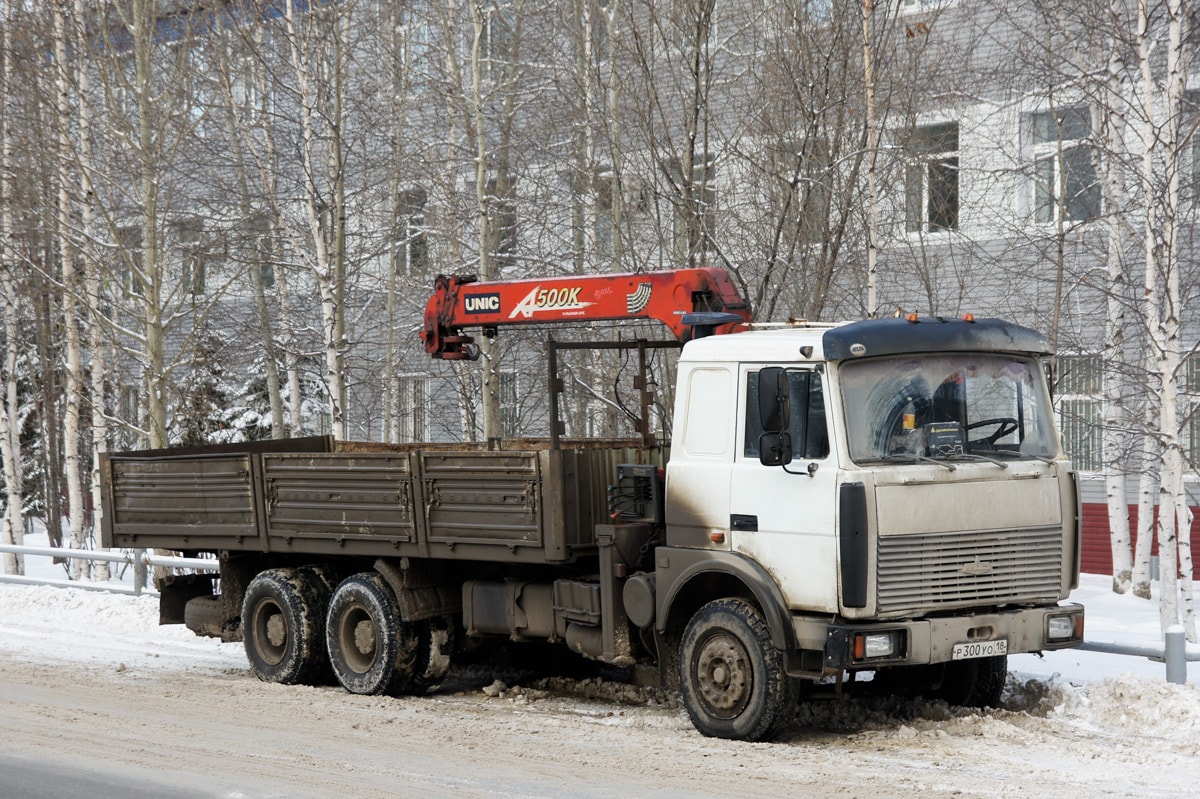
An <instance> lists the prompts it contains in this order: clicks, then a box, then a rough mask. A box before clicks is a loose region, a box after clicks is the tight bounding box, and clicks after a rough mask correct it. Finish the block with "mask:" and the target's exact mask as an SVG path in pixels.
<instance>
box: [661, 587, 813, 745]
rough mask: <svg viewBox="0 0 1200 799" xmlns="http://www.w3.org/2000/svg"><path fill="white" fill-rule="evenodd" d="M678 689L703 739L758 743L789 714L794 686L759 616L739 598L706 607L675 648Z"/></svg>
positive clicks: (748, 604) (777, 727)
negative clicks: (677, 658) (677, 651)
mask: <svg viewBox="0 0 1200 799" xmlns="http://www.w3.org/2000/svg"><path fill="white" fill-rule="evenodd" d="M679 688H680V692H681V693H682V694H683V704H684V707H685V708H687V712H688V715H689V716H690V717H691V719H692V724H694V725H695V727H696V729H697V730H699V731H700V733H701V734H702V735H707V736H710V737H713V738H729V739H732V740H738V741H759V740H762V739H764V738H767V737H770V736H771V735H773V734H774V733H776V732H778V730H779V728H780V727H782V726H783V725H784V724H785V723H786V722H787V721H788V720H789V719H790V718H791V714H792V711H793V710H794V706H795V702H796V696H795V685H794V683H793V682H792V680H790V679H789V678H788V676H787V674H786V673H785V672H784V670H783V657H782V654H781V653H780V652H779V650H777V649H775V646H774V645H773V644H772V643H771V633H770V631H769V630H768V629H767V623H766V621H764V620H763V617H762V614H761V613H759V612H758V610H757V609H756V608H755V607H754V606H753V605H751V604H750V603H749V602H746V601H745V600H743V599H719V600H716V601H715V602H709V603H708V604H707V605H705V606H704V607H702V608H700V610H699V611H698V612H697V613H696V615H695V616H693V617H692V619H691V621H689V622H688V625H687V628H686V629H685V630H684V633H683V641H682V642H681V643H680V646H679Z"/></svg>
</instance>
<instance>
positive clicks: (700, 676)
mask: <svg viewBox="0 0 1200 799" xmlns="http://www.w3.org/2000/svg"><path fill="white" fill-rule="evenodd" d="M696 677H697V684H698V685H699V688H700V698H701V699H702V700H703V702H704V703H705V704H706V705H708V706H709V707H710V708H711V709H712V711H713V712H714V714H715V715H719V716H722V717H725V718H732V717H734V716H736V715H737V714H738V713H739V712H741V710H742V709H743V708H744V707H745V706H746V702H747V701H748V700H749V698H750V689H751V684H750V679H751V669H750V663H749V656H748V654H747V653H746V649H745V647H743V646H742V644H741V642H740V641H738V640H737V639H736V638H734V637H733V636H731V635H715V636H713V637H712V638H710V639H709V640H708V641H706V642H705V643H704V646H703V647H701V649H700V652H699V655H698V657H697V658H696Z"/></svg>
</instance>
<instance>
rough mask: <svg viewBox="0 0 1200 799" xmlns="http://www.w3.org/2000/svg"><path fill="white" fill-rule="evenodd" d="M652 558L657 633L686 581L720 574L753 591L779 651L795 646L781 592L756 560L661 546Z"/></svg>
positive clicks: (723, 553)
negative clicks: (655, 585) (653, 564)
mask: <svg viewBox="0 0 1200 799" xmlns="http://www.w3.org/2000/svg"><path fill="white" fill-rule="evenodd" d="M654 560H655V574H656V578H655V579H656V582H657V588H658V590H657V612H656V613H655V623H654V627H655V629H656V630H657V631H658V632H660V633H662V632H665V631H666V627H667V619H668V618H670V613H671V608H672V606H673V605H674V604H675V601H676V599H677V598H678V597H679V594H680V592H682V591H683V590H684V589H685V588H686V587H687V586H688V585H689V584H691V583H692V582H693V581H694V580H695V579H696V578H698V577H700V576H702V575H706V574H707V575H723V576H725V577H731V578H733V579H735V580H737V581H738V582H739V583H741V584H742V585H744V586H746V588H747V589H749V590H750V593H751V594H753V596H754V600H755V602H756V603H757V604H758V606H759V607H760V608H762V611H763V616H764V617H765V618H766V622H767V627H768V628H769V629H770V631H771V643H772V644H774V645H775V648H776V649H779V650H780V651H788V650H790V649H795V648H796V633H795V630H794V629H793V628H792V619H791V613H790V612H789V611H788V608H787V604H786V603H785V602H784V599H783V592H781V591H780V590H779V585H778V584H776V582H775V581H774V580H773V579H771V575H770V574H768V573H767V571H766V569H764V568H763V567H762V566H760V565H759V564H758V563H756V562H754V561H752V560H750V559H749V558H746V557H744V556H742V555H739V554H736V553H733V552H720V551H714V550H710V549H679V548H675V547H662V546H660V547H658V549H657V550H655V556H654ZM719 598H720V597H716V596H713V597H709V599H719ZM706 601H707V600H706Z"/></svg>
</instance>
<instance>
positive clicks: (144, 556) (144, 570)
mask: <svg viewBox="0 0 1200 799" xmlns="http://www.w3.org/2000/svg"><path fill="white" fill-rule="evenodd" d="M0 552H10V553H12V554H14V555H41V556H44V557H51V558H67V559H79V560H91V561H107V562H109V563H123V564H125V565H127V566H132V567H133V585H132V586H128V585H122V584H120V583H112V582H87V581H85V580H45V579H39V578H36V577H26V576H25V575H21V574H0V583H16V584H19V585H52V586H57V587H59V588H80V589H83V590H85V591H107V592H109V593H112V594H132V595H134V596H141V595H142V594H150V595H157V594H158V592H157V591H154V590H153V589H150V590H147V588H146V584H147V575H148V573H149V571H150V567H151V566H160V567H162V568H166V569H193V570H195V571H205V572H215V571H217V568H218V567H217V562H216V561H215V560H207V559H204V558H181V557H176V556H174V555H155V554H154V553H152V552H148V551H147V550H145V549H130V550H107V551H97V550H94V549H67V548H64V547H26V546H16V545H13V544H0Z"/></svg>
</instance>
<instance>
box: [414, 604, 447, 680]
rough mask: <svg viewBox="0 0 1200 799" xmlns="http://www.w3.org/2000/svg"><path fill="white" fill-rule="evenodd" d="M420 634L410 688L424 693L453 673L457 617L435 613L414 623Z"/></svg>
mask: <svg viewBox="0 0 1200 799" xmlns="http://www.w3.org/2000/svg"><path fill="white" fill-rule="evenodd" d="M412 627H413V628H414V629H415V630H416V634H417V641H418V644H417V657H416V662H415V664H414V665H413V677H412V681H411V682H410V683H409V686H408V691H409V693H413V694H423V693H427V692H428V691H430V690H432V689H434V688H436V687H437V686H439V685H441V683H442V680H444V679H446V675H447V674H449V673H450V660H451V657H452V656H453V654H454V643H455V636H454V630H455V627H454V620H453V619H451V618H450V617H448V616H435V617H433V618H432V619H425V620H423V621H419V622H416V623H414V624H413V625H412Z"/></svg>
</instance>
